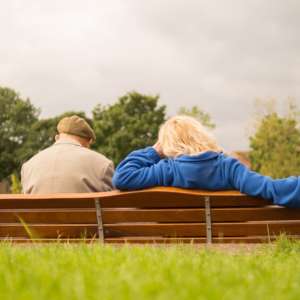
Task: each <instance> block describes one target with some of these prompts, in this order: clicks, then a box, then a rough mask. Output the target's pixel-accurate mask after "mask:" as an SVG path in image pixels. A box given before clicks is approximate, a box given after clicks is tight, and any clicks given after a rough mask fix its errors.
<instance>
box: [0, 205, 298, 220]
mask: <svg viewBox="0 0 300 300" xmlns="http://www.w3.org/2000/svg"><path fill="white" fill-rule="evenodd" d="M211 215H212V220H213V221H214V222H241V221H258V220H259V221H263V220H300V210H295V209H288V208H283V207H278V206H270V207H261V208H226V209H225V208H214V209H212V212H211ZM20 218H22V220H23V221H24V222H25V223H28V224H34V223H48V224H51V223H52V224H53V223H54V224H77V223H85V224H95V223H96V222H97V220H96V211H95V209H93V208H86V209H82V208H79V209H78V208H73V209H71V208H69V209H59V208H58V209H49V208H48V209H2V210H0V223H18V222H20ZM102 218H103V222H104V223H110V224H113V223H120V222H129V223H130V222H162V223H175V222H177V223H178V222H186V223H193V222H205V210H204V209H202V208H188V209H180V208H178V209H133V208H121V209H114V208H113V209H111V208H104V209H103V211H102Z"/></svg>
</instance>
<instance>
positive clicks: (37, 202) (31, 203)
mask: <svg viewBox="0 0 300 300" xmlns="http://www.w3.org/2000/svg"><path fill="white" fill-rule="evenodd" d="M94 207H95V202H94V200H93V199H64V198H58V199H35V198H34V199H30V198H28V199H15V200H13V199H2V200H0V209H14V208H28V209H30V208H94Z"/></svg>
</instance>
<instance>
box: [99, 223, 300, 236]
mask: <svg viewBox="0 0 300 300" xmlns="http://www.w3.org/2000/svg"><path fill="white" fill-rule="evenodd" d="M205 230H206V228H205V224H204V223H185V224H180V223H173V224H162V223H160V224H157V223H145V224H141V223H131V224H130V223H129V224H127V223H124V224H106V225H105V226H104V233H105V236H106V237H122V236H172V237H205V236H206V231H205ZM283 232H286V233H288V234H294V235H295V234H296V235H297V234H300V221H276V222H272V221H264V222H245V223H214V224H213V226H212V233H213V236H217V237H223V236H236V237H238V236H251V235H267V236H268V235H273V234H275V235H277V234H280V233H283Z"/></svg>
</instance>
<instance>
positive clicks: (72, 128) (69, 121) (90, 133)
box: [57, 115, 96, 141]
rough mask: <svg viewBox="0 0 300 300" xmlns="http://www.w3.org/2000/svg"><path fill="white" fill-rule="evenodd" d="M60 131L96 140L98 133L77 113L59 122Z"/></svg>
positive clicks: (58, 128) (58, 129)
mask: <svg viewBox="0 0 300 300" xmlns="http://www.w3.org/2000/svg"><path fill="white" fill-rule="evenodd" d="M57 131H58V133H67V134H73V135H76V136H80V137H82V138H85V139H92V140H93V141H95V140H96V135H95V132H94V130H93V129H92V128H91V126H90V125H89V124H88V123H87V121H86V120H84V119H83V118H80V117H78V116H76V115H74V116H71V117H65V118H63V119H61V120H60V121H59V123H58V124H57Z"/></svg>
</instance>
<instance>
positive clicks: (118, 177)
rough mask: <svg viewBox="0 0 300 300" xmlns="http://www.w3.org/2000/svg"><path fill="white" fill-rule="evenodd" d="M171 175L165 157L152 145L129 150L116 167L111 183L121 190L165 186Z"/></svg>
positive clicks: (170, 179)
mask: <svg viewBox="0 0 300 300" xmlns="http://www.w3.org/2000/svg"><path fill="white" fill-rule="evenodd" d="M172 178H173V175H172V172H171V171H170V168H169V162H168V160H167V159H161V157H160V155H159V154H158V152H157V151H156V150H155V149H154V148H153V147H148V148H145V149H141V150H136V151H133V152H131V153H130V154H129V155H128V156H127V157H126V158H125V159H124V160H123V161H122V162H121V163H120V164H119V165H118V167H117V169H116V171H115V174H114V177H113V184H114V185H115V186H116V187H117V188H118V189H121V190H136V189H143V188H149V187H152V186H158V185H160V186H167V185H169V183H170V182H171V181H172Z"/></svg>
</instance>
